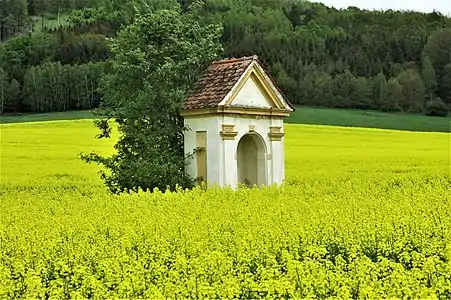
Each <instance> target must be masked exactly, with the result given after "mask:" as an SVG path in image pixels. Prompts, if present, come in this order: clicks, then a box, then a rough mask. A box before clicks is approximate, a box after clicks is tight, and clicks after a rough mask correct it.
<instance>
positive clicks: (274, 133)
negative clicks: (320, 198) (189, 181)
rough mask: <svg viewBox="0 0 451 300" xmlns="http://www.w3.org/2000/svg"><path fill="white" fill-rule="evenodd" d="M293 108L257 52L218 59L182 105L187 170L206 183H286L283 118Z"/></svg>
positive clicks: (233, 185)
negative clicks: (255, 54)
mask: <svg viewBox="0 0 451 300" xmlns="http://www.w3.org/2000/svg"><path fill="white" fill-rule="evenodd" d="M293 111H294V107H293V106H292V105H291V104H290V102H289V101H288V100H287V99H285V97H284V96H283V95H282V93H281V92H280V90H279V88H278V87H277V85H276V83H275V82H274V81H273V80H272V79H271V78H270V76H269V74H268V73H267V72H266V71H265V69H264V67H263V65H262V64H261V62H260V61H259V60H258V57H257V56H251V57H242V58H233V59H226V60H220V61H216V62H214V63H213V64H212V65H211V66H210V67H209V68H208V69H207V70H206V72H205V73H204V75H203V76H202V77H201V79H200V80H199V82H198V83H197V84H196V85H195V87H194V89H193V91H192V93H191V94H190V96H189V97H188V98H187V100H186V101H185V102H184V103H183V106H182V110H181V114H182V116H183V118H184V122H185V126H187V127H188V129H189V130H188V131H186V132H185V135H184V148H185V153H186V154H192V153H194V155H192V156H191V159H190V161H189V164H188V170H187V171H188V173H189V174H190V175H191V176H192V177H193V178H196V179H197V182H198V183H201V182H204V183H205V184H206V185H207V186H213V185H219V186H222V187H225V186H229V187H232V188H236V187H237V186H238V185H239V184H244V185H246V186H249V187H253V186H258V187H261V186H269V185H274V184H276V185H279V184H281V183H282V182H283V181H284V179H285V164H284V135H285V134H284V126H283V118H284V117H287V116H289V114H290V113H291V112H293Z"/></svg>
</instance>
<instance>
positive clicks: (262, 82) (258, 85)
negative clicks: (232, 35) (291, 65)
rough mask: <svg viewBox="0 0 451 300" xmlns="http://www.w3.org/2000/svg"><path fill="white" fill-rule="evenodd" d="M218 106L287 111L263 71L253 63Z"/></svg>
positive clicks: (284, 103) (283, 102) (280, 96)
mask: <svg viewBox="0 0 451 300" xmlns="http://www.w3.org/2000/svg"><path fill="white" fill-rule="evenodd" d="M219 105H220V106H221V105H223V106H227V107H247V108H266V109H270V108H277V109H289V105H288V104H287V103H286V102H285V100H284V99H283V97H282V95H280V93H279V91H278V90H277V89H276V88H275V86H274V85H273V83H272V81H271V80H270V79H269V78H268V76H267V74H266V73H265V72H264V70H263V69H262V68H261V67H260V66H259V65H258V64H257V63H253V64H252V65H250V66H249V69H248V70H247V71H246V72H245V73H244V74H243V75H242V76H241V78H240V79H239V80H238V81H237V82H236V84H235V86H234V87H233V89H232V90H231V91H230V92H229V94H228V95H227V96H226V97H225V98H224V99H223V100H222V101H221V103H220V104H219Z"/></svg>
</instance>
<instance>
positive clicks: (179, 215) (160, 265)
mask: <svg viewBox="0 0 451 300" xmlns="http://www.w3.org/2000/svg"><path fill="white" fill-rule="evenodd" d="M0 132H1V136H0V139H1V140H0V142H1V178H0V181H1V182H0V197H1V204H0V205H1V206H0V213H1V216H0V298H2V299H4V298H8V299H17V298H33V299H35V298H53V299H63V298H94V299H106V298H128V299H130V298H147V299H159V298H168V297H169V298H181V299H185V298H209V299H211V298H220V299H228V298H233V297H236V298H245V299H249V298H254V299H255V298H335V297H338V298H371V299H375V298H434V299H436V298H442V299H449V298H451V200H450V198H451V193H450V183H451V178H450V176H451V175H450V134H449V133H419V132H401V131H389V130H376V129H363V128H340V127H327V126H314V125H291V124H289V125H286V138H285V147H286V171H287V174H286V175H287V182H286V184H285V185H284V186H282V187H280V188H278V189H277V188H274V187H268V188H263V189H261V190H257V189H255V190H250V189H240V190H238V191H231V190H228V189H209V190H206V191H204V190H201V189H195V190H193V191H179V192H177V193H169V192H156V193H153V194H150V193H144V192H140V193H135V194H131V195H120V196H115V195H111V194H109V193H108V192H107V190H106V188H105V187H104V186H103V184H102V182H101V180H100V179H99V176H98V174H97V173H96V172H97V170H98V169H97V167H96V166H95V165H87V164H85V163H83V162H82V161H80V160H79V159H78V157H77V155H78V154H79V153H80V152H90V151H92V150H96V151H100V152H103V153H105V154H107V153H110V152H111V151H112V150H113V148H112V145H113V142H114V141H109V140H106V141H105V140H96V139H94V136H95V134H96V133H97V132H96V129H95V128H94V126H93V125H92V121H90V120H72V121H56V122H35V123H19V124H4V125H0Z"/></svg>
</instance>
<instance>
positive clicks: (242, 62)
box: [182, 55, 294, 111]
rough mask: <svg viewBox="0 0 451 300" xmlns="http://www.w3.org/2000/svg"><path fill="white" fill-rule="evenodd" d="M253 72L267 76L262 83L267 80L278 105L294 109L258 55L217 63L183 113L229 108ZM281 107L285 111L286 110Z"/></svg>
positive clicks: (206, 74)
mask: <svg viewBox="0 0 451 300" xmlns="http://www.w3.org/2000/svg"><path fill="white" fill-rule="evenodd" d="M251 69H252V70H254V69H258V70H260V73H261V74H263V77H261V78H262V81H266V84H267V85H268V86H269V89H270V90H271V91H272V92H271V94H273V95H275V96H274V97H277V98H279V99H280V100H279V101H277V102H278V103H283V106H285V107H283V109H289V110H290V111H293V110H294V107H293V106H292V105H291V103H290V102H289V101H288V100H287V99H285V97H284V96H283V94H282V93H281V91H280V89H279V88H278V87H277V85H276V83H275V82H274V80H272V79H271V78H270V76H269V74H268V72H267V71H266V70H265V69H264V68H263V66H262V65H261V63H260V62H259V60H258V57H257V56H256V55H254V56H247V57H241V58H232V59H225V60H220V61H216V62H213V64H212V65H211V66H210V67H208V68H207V70H206V71H205V73H204V74H203V76H202V77H201V78H200V80H199V81H198V82H197V84H196V85H195V87H194V89H193V90H192V92H191V94H190V95H189V97H188V99H187V100H186V101H185V102H184V103H183V105H182V110H195V109H208V108H218V107H221V106H227V105H229V104H230V101H227V99H228V98H230V97H231V96H233V94H236V92H237V91H236V90H237V89H239V88H240V86H242V83H241V84H240V81H241V80H243V79H244V78H245V77H246V75H249V74H250V73H249V72H250V71H252V70H251ZM280 108H281V109H282V107H280Z"/></svg>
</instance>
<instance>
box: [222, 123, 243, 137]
mask: <svg viewBox="0 0 451 300" xmlns="http://www.w3.org/2000/svg"><path fill="white" fill-rule="evenodd" d="M234 130H235V125H234V124H222V131H220V132H219V134H220V135H221V136H222V139H223V140H234V139H235V137H236V136H237V134H238V132H236V131H234Z"/></svg>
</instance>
